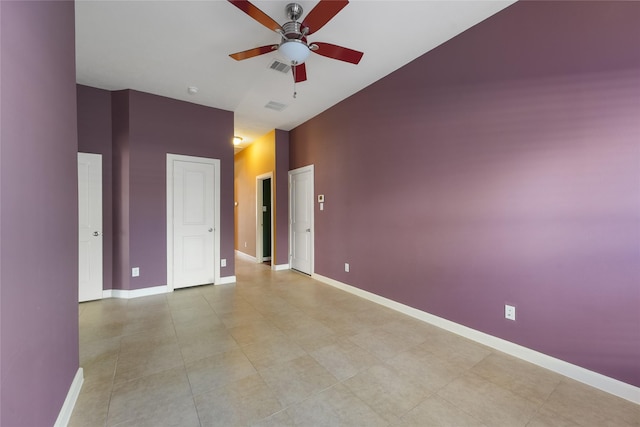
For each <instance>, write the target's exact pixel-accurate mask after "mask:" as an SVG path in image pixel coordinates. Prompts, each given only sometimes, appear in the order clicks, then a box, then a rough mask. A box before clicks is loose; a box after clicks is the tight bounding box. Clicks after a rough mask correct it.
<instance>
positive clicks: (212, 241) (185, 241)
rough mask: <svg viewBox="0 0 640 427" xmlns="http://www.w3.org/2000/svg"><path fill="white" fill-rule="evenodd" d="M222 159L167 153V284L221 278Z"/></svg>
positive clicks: (182, 284) (184, 284)
mask: <svg viewBox="0 0 640 427" xmlns="http://www.w3.org/2000/svg"><path fill="white" fill-rule="evenodd" d="M219 217H220V160H217V159H208V158H203V157H192V156H182V155H177V154H167V286H168V287H169V289H177V288H184V287H187V286H197V285H203V284H209V283H216V282H217V281H218V280H220V267H219V263H220V256H219V251H220V233H219V231H218V230H219V226H220V218H219Z"/></svg>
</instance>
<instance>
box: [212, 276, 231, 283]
mask: <svg viewBox="0 0 640 427" xmlns="http://www.w3.org/2000/svg"><path fill="white" fill-rule="evenodd" d="M230 283H236V276H227V277H221V278H220V280H219V281H218V283H216V285H228V284H230Z"/></svg>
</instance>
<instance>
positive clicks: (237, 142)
mask: <svg viewBox="0 0 640 427" xmlns="http://www.w3.org/2000/svg"><path fill="white" fill-rule="evenodd" d="M240 144H242V137H240V136H234V137H233V145H240Z"/></svg>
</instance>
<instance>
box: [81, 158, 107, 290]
mask: <svg viewBox="0 0 640 427" xmlns="http://www.w3.org/2000/svg"><path fill="white" fill-rule="evenodd" d="M100 298H102V155H100V154H87V153H78V300H79V301H80V302H82V301H90V300H95V299H100Z"/></svg>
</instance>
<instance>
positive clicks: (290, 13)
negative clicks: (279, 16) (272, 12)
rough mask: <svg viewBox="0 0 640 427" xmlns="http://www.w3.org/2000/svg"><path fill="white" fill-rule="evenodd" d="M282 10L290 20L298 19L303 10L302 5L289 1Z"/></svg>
mask: <svg viewBox="0 0 640 427" xmlns="http://www.w3.org/2000/svg"><path fill="white" fill-rule="evenodd" d="M284 10H285V12H286V13H287V17H289V19H291V20H292V21H297V20H298V19H300V17H301V16H302V12H304V11H303V10H302V6H300V5H299V4H298V3H289V4H288V5H287V6H286V7H285V9H284Z"/></svg>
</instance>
